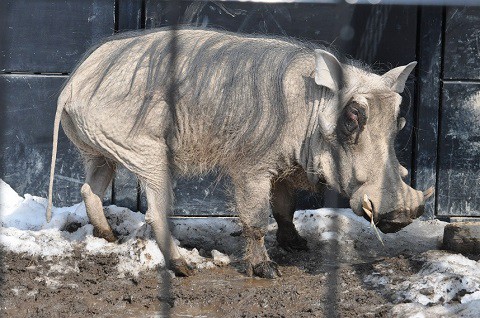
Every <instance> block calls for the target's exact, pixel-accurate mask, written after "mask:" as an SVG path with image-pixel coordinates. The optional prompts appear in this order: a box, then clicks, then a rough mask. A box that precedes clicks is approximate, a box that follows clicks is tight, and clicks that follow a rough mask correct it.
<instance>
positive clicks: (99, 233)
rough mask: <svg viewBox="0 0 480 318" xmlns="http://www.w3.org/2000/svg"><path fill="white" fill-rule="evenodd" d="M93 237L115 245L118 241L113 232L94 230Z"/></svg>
mask: <svg viewBox="0 0 480 318" xmlns="http://www.w3.org/2000/svg"><path fill="white" fill-rule="evenodd" d="M93 236H96V237H100V238H103V239H105V240H107V242H110V243H113V242H115V241H116V240H117V237H116V236H115V234H113V232H112V231H111V230H105V231H102V230H99V229H97V228H93Z"/></svg>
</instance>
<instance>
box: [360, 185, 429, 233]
mask: <svg viewBox="0 0 480 318" xmlns="http://www.w3.org/2000/svg"><path fill="white" fill-rule="evenodd" d="M434 192H435V190H434V188H433V187H430V188H428V189H427V190H425V191H424V192H423V202H424V203H425V201H426V200H427V199H428V198H430V197H431V196H432V195H433V193H434ZM362 208H363V211H364V212H365V214H364V217H365V219H367V220H369V221H370V222H371V224H372V225H374V226H376V227H378V229H380V231H382V232H383V233H395V232H398V231H400V230H401V229H403V228H404V227H406V226H407V225H409V224H410V223H412V222H413V219H414V218H417V217H419V216H420V215H422V214H423V212H424V210H425V208H424V205H423V204H422V205H420V206H419V207H418V208H417V209H416V210H415V211H414V213H413V214H412V211H410V209H408V208H405V209H399V210H395V211H391V212H388V213H386V214H383V215H381V217H380V215H379V214H378V212H377V211H375V208H374V206H373V203H372V201H370V199H369V198H368V196H367V195H364V197H363V202H362Z"/></svg>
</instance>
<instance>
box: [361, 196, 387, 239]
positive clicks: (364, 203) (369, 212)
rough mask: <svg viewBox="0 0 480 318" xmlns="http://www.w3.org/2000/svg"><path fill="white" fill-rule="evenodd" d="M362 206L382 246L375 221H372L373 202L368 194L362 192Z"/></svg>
mask: <svg viewBox="0 0 480 318" xmlns="http://www.w3.org/2000/svg"><path fill="white" fill-rule="evenodd" d="M362 208H363V211H364V212H365V214H366V215H367V216H368V217H369V218H370V226H371V227H373V229H374V230H375V234H376V235H377V238H378V240H379V241H380V243H382V245H383V246H385V244H383V240H382V237H381V236H380V233H378V229H377V226H376V225H375V222H374V221H373V204H372V201H370V199H369V198H368V195H366V194H364V195H363V201H362Z"/></svg>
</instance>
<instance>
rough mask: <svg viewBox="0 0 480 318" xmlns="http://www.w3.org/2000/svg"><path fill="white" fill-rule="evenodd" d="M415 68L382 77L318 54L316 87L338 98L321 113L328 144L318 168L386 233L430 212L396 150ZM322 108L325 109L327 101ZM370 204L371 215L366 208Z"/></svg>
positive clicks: (399, 69)
mask: <svg viewBox="0 0 480 318" xmlns="http://www.w3.org/2000/svg"><path fill="white" fill-rule="evenodd" d="M415 65H416V62H412V63H410V64H408V65H406V66H401V67H397V68H394V69H392V70H390V71H388V72H387V73H385V74H383V75H382V76H380V75H376V74H374V73H371V72H368V71H365V70H364V69H361V68H358V67H355V66H353V65H347V64H341V63H339V62H338V60H337V59H336V58H335V57H334V56H333V55H331V54H330V53H328V52H325V51H323V50H317V51H316V72H315V82H316V84H317V85H320V86H323V87H326V88H328V91H330V93H328V94H327V95H330V97H329V98H328V99H329V100H330V101H331V100H332V99H330V98H332V96H333V100H334V102H333V103H331V102H328V103H325V106H324V109H323V111H321V113H322V115H320V117H321V118H320V119H319V122H320V125H319V126H320V127H321V130H322V134H323V136H324V138H323V139H324V140H325V144H324V145H323V147H322V148H323V151H322V152H321V154H320V155H318V156H316V157H314V158H313V165H314V167H320V174H321V175H322V176H323V177H324V178H325V179H326V181H327V182H328V183H329V184H330V185H333V186H334V187H336V188H337V189H338V190H339V191H340V192H341V193H343V194H345V195H347V196H348V197H349V198H350V206H351V208H352V209H353V211H354V212H355V213H356V214H358V215H360V216H364V217H366V218H367V219H369V220H371V217H373V220H374V222H375V223H376V225H377V226H378V228H379V229H380V230H381V231H383V232H385V233H388V232H396V231H398V230H400V229H401V228H403V227H405V226H406V225H408V224H410V223H411V222H412V220H413V219H414V218H417V217H418V216H420V215H421V214H422V213H423V211H424V208H423V207H424V201H425V199H426V198H425V196H424V194H423V193H422V192H421V191H417V190H415V189H413V188H412V187H410V186H409V185H407V184H406V183H405V182H404V180H403V179H404V178H406V177H407V175H408V170H407V169H406V168H405V167H403V166H402V165H401V164H400V163H399V161H398V159H397V156H396V155H395V149H394V142H395V137H396V135H397V133H398V132H399V131H400V130H401V129H402V128H403V127H404V125H405V119H404V118H401V117H399V112H400V103H401V101H402V98H401V96H400V93H402V92H403V90H404V88H405V82H406V80H407V78H408V76H409V74H410V72H411V71H412V70H413V68H414V67H415ZM319 99H321V98H319ZM317 103H318V104H319V105H320V109H322V106H321V105H322V101H318V102H317ZM325 150H326V151H325ZM365 195H367V197H368V199H366V198H367V197H366V196H365ZM365 200H367V201H369V202H367V204H368V205H370V207H371V208H372V210H373V211H371V213H368V212H366V211H365V210H364V209H363V208H362V203H363V204H364V206H365V202H364V201H365Z"/></svg>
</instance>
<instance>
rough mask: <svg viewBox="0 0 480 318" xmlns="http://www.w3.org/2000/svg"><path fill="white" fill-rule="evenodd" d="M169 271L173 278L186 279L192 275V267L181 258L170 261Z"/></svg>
mask: <svg viewBox="0 0 480 318" xmlns="http://www.w3.org/2000/svg"><path fill="white" fill-rule="evenodd" d="M169 269H170V270H172V271H173V272H174V273H175V276H180V277H187V276H191V275H193V269H192V267H191V266H190V265H188V263H187V262H186V261H185V260H184V259H183V258H177V259H174V260H171V261H170V265H169Z"/></svg>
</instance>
